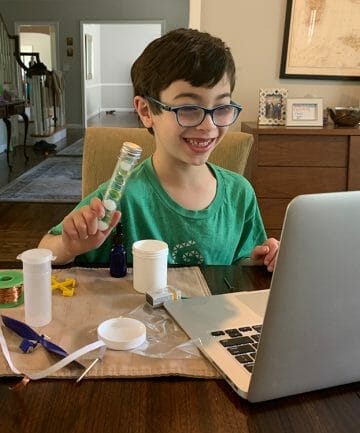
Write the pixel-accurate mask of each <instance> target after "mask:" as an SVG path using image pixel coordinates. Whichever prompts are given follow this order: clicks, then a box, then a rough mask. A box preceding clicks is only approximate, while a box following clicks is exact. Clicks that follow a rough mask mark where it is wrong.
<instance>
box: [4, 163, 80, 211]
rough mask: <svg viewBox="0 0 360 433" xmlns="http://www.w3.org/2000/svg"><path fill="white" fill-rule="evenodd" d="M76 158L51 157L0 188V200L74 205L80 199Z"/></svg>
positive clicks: (78, 169) (78, 168)
mask: <svg viewBox="0 0 360 433" xmlns="http://www.w3.org/2000/svg"><path fill="white" fill-rule="evenodd" d="M81 164H82V158H79V157H78V156H73V157H71V156H58V157H50V158H47V159H45V160H44V161H42V162H41V163H40V164H38V165H36V166H35V167H33V168H32V169H30V170H29V171H27V172H25V173H24V174H22V175H21V176H19V177H17V178H16V179H14V180H13V181H12V182H10V183H9V184H7V185H6V186H4V187H3V188H1V189H0V201H3V202H4V201H17V202H58V203H59V202H61V203H77V202H78V201H79V200H80V198H81Z"/></svg>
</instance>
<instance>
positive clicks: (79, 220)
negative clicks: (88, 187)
mask: <svg viewBox="0 0 360 433" xmlns="http://www.w3.org/2000/svg"><path fill="white" fill-rule="evenodd" d="M104 215H105V208H104V206H103V204H102V202H101V200H100V199H98V198H97V197H95V198H93V199H92V200H91V202H90V205H88V206H83V207H82V208H80V209H77V210H75V211H73V212H71V213H70V214H69V215H67V216H66V217H65V218H64V221H63V232H62V241H63V246H64V247H65V249H66V251H67V253H68V254H70V255H71V256H73V257H76V256H78V255H79V254H83V253H86V252H88V251H90V250H93V249H95V248H98V247H99V246H100V245H102V243H103V242H104V241H105V239H106V238H107V237H108V236H109V234H110V233H111V231H112V229H113V228H114V227H115V226H116V225H117V224H118V222H119V221H120V216H121V213H120V212H119V211H115V212H114V215H113V219H112V221H111V223H110V225H109V228H108V229H107V230H104V231H100V230H98V218H102V217H103V216H104Z"/></svg>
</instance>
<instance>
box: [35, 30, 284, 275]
mask: <svg viewBox="0 0 360 433" xmlns="http://www.w3.org/2000/svg"><path fill="white" fill-rule="evenodd" d="M131 78H132V82H133V86H134V95H135V96H134V106H135V109H136V111H137V113H138V115H139V117H140V119H141V121H142V122H143V124H144V126H145V127H146V128H148V130H149V131H150V133H152V134H154V136H155V141H156V150H155V152H154V154H153V155H152V157H151V158H148V159H147V160H145V161H143V162H142V163H141V164H140V165H139V166H138V167H136V168H135V170H134V171H133V172H132V174H131V175H130V177H129V179H128V181H127V183H126V186H125V189H124V193H123V196H122V199H121V214H120V212H119V211H117V212H115V214H114V217H113V220H112V223H111V225H110V227H109V229H108V230H106V231H103V232H101V231H98V229H97V219H98V218H101V217H102V216H103V214H104V207H103V205H102V202H101V199H102V196H103V194H104V192H105V189H106V184H103V185H101V186H100V187H99V188H98V189H97V191H95V192H94V193H92V194H90V195H89V196H88V197H86V198H85V199H84V200H83V201H82V202H81V203H80V204H79V205H78V206H77V207H76V208H75V210H74V211H73V212H72V213H70V214H69V215H68V216H67V217H65V218H64V221H63V223H62V224H60V225H58V226H56V227H54V228H52V229H51V230H50V232H49V233H48V234H46V235H45V236H44V237H43V239H42V240H41V242H40V245H39V247H43V248H49V249H51V250H52V251H53V254H54V256H56V257H57V259H56V263H68V262H71V261H72V260H74V259H75V260H76V261H77V262H82V263H84V262H85V263H89V262H95V263H103V264H108V261H109V251H110V248H111V236H110V233H111V232H112V230H113V228H114V227H115V226H116V225H117V223H118V222H119V220H120V216H121V221H122V225H123V233H124V238H125V246H126V249H127V252H128V256H129V259H130V262H131V261H132V257H131V246H132V243H133V242H134V241H136V240H139V239H161V240H164V241H165V242H167V243H168V245H169V263H170V264H180V265H198V264H218V265H229V264H232V263H234V262H236V261H238V260H240V259H243V258H245V257H251V258H252V260H253V261H255V262H257V263H261V264H265V265H266V266H267V269H268V270H269V271H272V270H273V268H274V264H275V260H276V253H277V249H278V241H277V240H275V239H266V234H265V231H264V226H263V223H262V220H261V216H260V213H259V209H258V205H257V201H256V197H255V194H254V191H253V189H252V187H251V186H250V184H249V182H248V181H247V180H246V179H245V178H244V177H242V176H240V175H238V174H236V173H233V172H230V171H228V170H225V169H222V168H220V167H217V166H215V165H212V164H208V163H207V160H208V157H209V155H210V154H211V152H212V151H213V149H214V148H215V147H216V146H217V145H218V144H219V142H220V141H221V139H222V138H223V136H224V135H225V133H226V131H227V130H228V127H229V126H230V125H231V124H232V123H234V122H235V120H236V119H237V118H238V116H239V114H240V111H241V107H240V106H239V105H237V104H236V103H233V102H232V101H231V93H232V91H233V89H234V86H235V65H234V60H233V57H232V55H231V52H230V50H229V48H228V47H226V46H225V44H224V43H223V42H222V41H221V40H220V39H218V38H215V37H213V36H211V35H209V34H207V33H202V32H199V31H197V30H192V29H177V30H173V31H171V32H169V33H167V34H165V35H164V36H162V37H160V38H158V39H156V40H155V41H153V42H152V43H150V44H149V45H148V46H147V48H145V50H144V52H143V53H142V54H141V56H140V57H139V58H138V59H137V60H136V61H135V63H134V64H133V66H132V69H131ZM139 144H140V145H141V143H139Z"/></svg>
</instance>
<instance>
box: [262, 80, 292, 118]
mask: <svg viewBox="0 0 360 433" xmlns="http://www.w3.org/2000/svg"><path fill="white" fill-rule="evenodd" d="M287 95H288V90H287V89H278V88H264V89H260V91H259V120H258V123H259V125H285V121H286V100H287Z"/></svg>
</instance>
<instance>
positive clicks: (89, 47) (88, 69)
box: [85, 34, 94, 80]
mask: <svg viewBox="0 0 360 433" xmlns="http://www.w3.org/2000/svg"><path fill="white" fill-rule="evenodd" d="M85 78H86V79H87V80H92V79H93V78H94V53H93V37H92V35H89V34H85Z"/></svg>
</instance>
